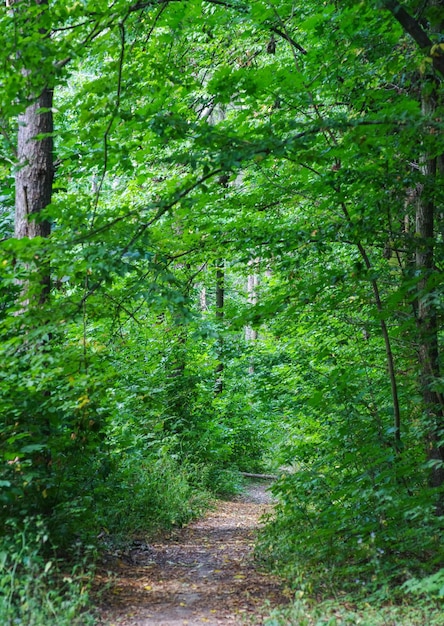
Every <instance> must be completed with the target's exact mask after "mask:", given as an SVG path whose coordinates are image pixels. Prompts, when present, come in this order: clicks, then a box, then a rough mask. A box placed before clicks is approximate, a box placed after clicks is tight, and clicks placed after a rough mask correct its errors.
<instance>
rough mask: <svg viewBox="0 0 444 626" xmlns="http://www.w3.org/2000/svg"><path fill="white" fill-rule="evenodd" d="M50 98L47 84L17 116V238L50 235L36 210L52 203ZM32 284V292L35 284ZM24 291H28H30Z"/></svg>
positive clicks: (43, 270) (44, 283) (42, 287)
mask: <svg viewBox="0 0 444 626" xmlns="http://www.w3.org/2000/svg"><path fill="white" fill-rule="evenodd" d="M11 4H15V3H11ZM35 4H37V5H43V8H42V10H46V8H47V7H46V6H45V5H47V0H35ZM40 34H41V36H42V38H46V37H47V36H48V33H47V32H45V30H41V31H40ZM18 54H20V50H18ZM52 100H53V90H52V88H50V87H49V86H46V87H45V88H44V89H43V90H42V91H41V93H40V95H39V96H38V97H35V100H34V99H33V102H32V104H30V105H29V106H28V107H27V109H26V110H25V112H24V113H22V114H21V115H19V118H18V135H17V160H18V167H17V172H16V176H15V237H16V238H17V239H22V238H24V237H29V238H30V239H33V238H34V237H48V236H49V234H50V230H51V228H50V224H49V222H48V221H47V220H42V219H39V213H40V212H41V211H42V209H44V208H45V207H46V206H48V204H50V202H51V195H52V183H53V178H54V153H53V149H54V146H53V131H54V124H53V116H52ZM36 261H37V262H38V265H39V266H38V280H37V281H36V284H35V287H36V288H37V289H36V290H37V292H38V301H39V302H40V303H43V302H44V301H45V300H46V299H47V298H48V295H49V287H50V273H49V264H48V263H46V262H45V261H44V260H43V261H42V260H41V259H40V260H37V259H36ZM32 287H33V289H32V291H34V285H33V286H32ZM27 291H28V294H29V292H30V290H29V289H28V290H27Z"/></svg>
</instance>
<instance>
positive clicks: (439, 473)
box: [415, 92, 444, 514]
mask: <svg viewBox="0 0 444 626" xmlns="http://www.w3.org/2000/svg"><path fill="white" fill-rule="evenodd" d="M422 108H423V112H424V114H425V115H426V116H427V117H429V116H433V115H435V114H436V108H437V94H436V92H435V93H433V94H432V95H427V96H424V97H423V102H422ZM422 171H423V174H424V185H423V190H422V193H421V196H420V197H419V200H418V203H417V210H416V241H417V246H416V259H415V260H416V269H417V272H418V275H419V276H420V279H419V282H418V302H417V327H418V339H419V341H418V357H419V366H420V386H421V392H422V397H423V401H424V405H425V413H426V415H427V420H428V441H427V448H428V450H427V453H428V458H429V460H430V461H431V462H432V468H431V475H430V484H431V486H433V487H440V486H441V485H443V484H444V448H443V446H442V445H440V444H439V443H438V442H439V440H440V439H441V440H442V434H443V431H444V411H443V398H442V395H441V394H440V393H439V392H438V391H436V383H437V382H438V381H439V379H440V377H441V372H440V365H439V342H438V331H439V325H438V318H437V313H436V307H435V298H434V297H433V293H432V290H433V287H431V286H430V284H431V283H430V279H431V277H432V276H433V274H434V273H435V272H436V270H435V258H434V257H435V234H436V233H435V230H436V228H435V222H436V214H437V207H436V205H435V189H436V184H437V174H438V173H439V172H440V171H441V173H443V157H442V156H441V157H435V158H428V157H427V156H426V157H425V160H424V163H423V166H422ZM438 512H439V513H440V514H442V513H444V502H441V504H440V505H439V506H438Z"/></svg>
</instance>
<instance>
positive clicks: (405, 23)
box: [383, 0, 444, 77]
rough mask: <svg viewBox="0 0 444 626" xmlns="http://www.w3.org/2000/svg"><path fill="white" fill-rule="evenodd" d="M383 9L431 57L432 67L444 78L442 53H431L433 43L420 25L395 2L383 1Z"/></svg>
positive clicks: (443, 57) (392, 0)
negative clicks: (388, 12)
mask: <svg viewBox="0 0 444 626" xmlns="http://www.w3.org/2000/svg"><path fill="white" fill-rule="evenodd" d="M383 4H384V6H385V8H386V9H387V10H388V11H390V13H391V14H392V15H393V17H394V18H395V20H396V21H397V22H399V23H400V24H401V26H402V27H403V29H404V30H405V31H406V33H408V34H409V35H410V37H411V38H412V39H413V40H414V41H415V42H416V43H417V44H418V46H419V47H420V48H421V50H423V51H424V52H426V53H427V54H428V55H429V56H431V58H432V61H433V67H434V68H435V69H436V70H437V71H438V72H439V73H440V74H441V76H443V77H444V52H442V51H441V50H437V52H436V54H434V53H433V52H432V48H433V41H432V40H431V39H430V37H429V36H428V34H427V33H426V32H425V30H423V28H422V26H421V24H420V23H419V22H418V21H417V20H415V18H413V17H412V16H411V15H410V13H408V12H407V11H406V10H405V9H404V7H403V6H402V5H401V4H400V3H399V2H398V1H397V0H384V3H383Z"/></svg>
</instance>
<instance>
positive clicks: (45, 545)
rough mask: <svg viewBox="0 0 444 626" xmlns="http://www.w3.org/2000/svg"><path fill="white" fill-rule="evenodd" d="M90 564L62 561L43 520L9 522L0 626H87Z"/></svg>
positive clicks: (0, 551) (0, 549)
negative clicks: (52, 625) (69, 563)
mask: <svg viewBox="0 0 444 626" xmlns="http://www.w3.org/2000/svg"><path fill="white" fill-rule="evenodd" d="M91 578H92V569H91V565H88V566H87V567H86V566H85V564H84V563H83V564H82V561H81V562H80V564H79V562H78V563H77V564H76V565H75V566H71V567H70V566H68V565H67V564H66V562H63V561H61V560H59V559H58V558H57V556H56V552H55V550H54V548H53V547H52V546H51V545H50V539H49V536H48V533H47V530H46V527H45V524H44V522H43V521H42V519H40V518H35V519H31V518H26V519H25V520H23V521H22V522H18V521H9V522H8V523H7V524H6V526H5V529H4V534H3V537H2V540H1V544H0V624H2V626H13V625H14V626H15V625H20V626H22V625H23V626H48V625H50V624H54V625H55V624H57V626H89V625H90V624H94V616H93V615H92V613H91V612H90V611H89V609H88V603H89V581H90V580H91Z"/></svg>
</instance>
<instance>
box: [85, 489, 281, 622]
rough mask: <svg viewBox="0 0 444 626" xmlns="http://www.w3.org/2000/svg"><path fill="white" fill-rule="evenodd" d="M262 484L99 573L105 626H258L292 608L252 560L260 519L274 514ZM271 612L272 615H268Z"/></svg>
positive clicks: (137, 547)
mask: <svg viewBox="0 0 444 626" xmlns="http://www.w3.org/2000/svg"><path fill="white" fill-rule="evenodd" d="M270 506H271V504H270V497H269V494H268V493H267V492H266V487H264V486H263V485H258V484H252V485H251V486H250V487H249V488H248V490H247V492H246V494H244V495H243V496H240V497H238V498H236V499H235V500H233V501H231V502H225V501H220V502H219V503H218V505H217V508H216V509H215V510H214V511H212V512H210V513H208V514H207V515H206V516H205V518H203V519H200V520H197V521H195V522H193V523H191V524H189V525H188V526H187V527H185V528H182V529H179V530H176V531H175V532H173V533H172V534H171V535H170V536H169V537H168V538H167V539H165V540H164V541H161V542H158V543H153V544H149V545H147V544H144V543H143V542H138V543H137V544H136V545H135V547H134V549H132V550H131V551H130V553H129V554H128V558H127V560H126V561H124V560H116V561H115V562H113V563H112V565H111V567H109V568H108V570H111V571H108V572H102V573H99V574H98V577H97V584H98V585H99V586H105V587H106V589H107V590H106V591H105V593H104V596H103V599H102V608H101V620H100V623H101V624H102V625H103V626H204V625H206V626H242V625H243V624H248V623H254V624H260V623H261V621H262V616H263V615H264V614H267V613H268V612H269V609H270V608H271V607H274V606H276V605H278V604H283V603H285V602H287V601H288V598H286V597H285V595H284V593H283V589H282V587H281V585H280V583H279V581H278V580H277V579H276V578H275V577H273V576H270V575H269V574H267V573H265V572H263V571H261V570H260V568H259V567H258V566H257V564H256V563H255V562H254V559H253V547H254V540H255V534H256V531H257V529H258V526H259V524H260V517H261V515H262V514H263V513H265V512H267V511H269V510H270ZM267 607H268V608H267Z"/></svg>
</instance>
